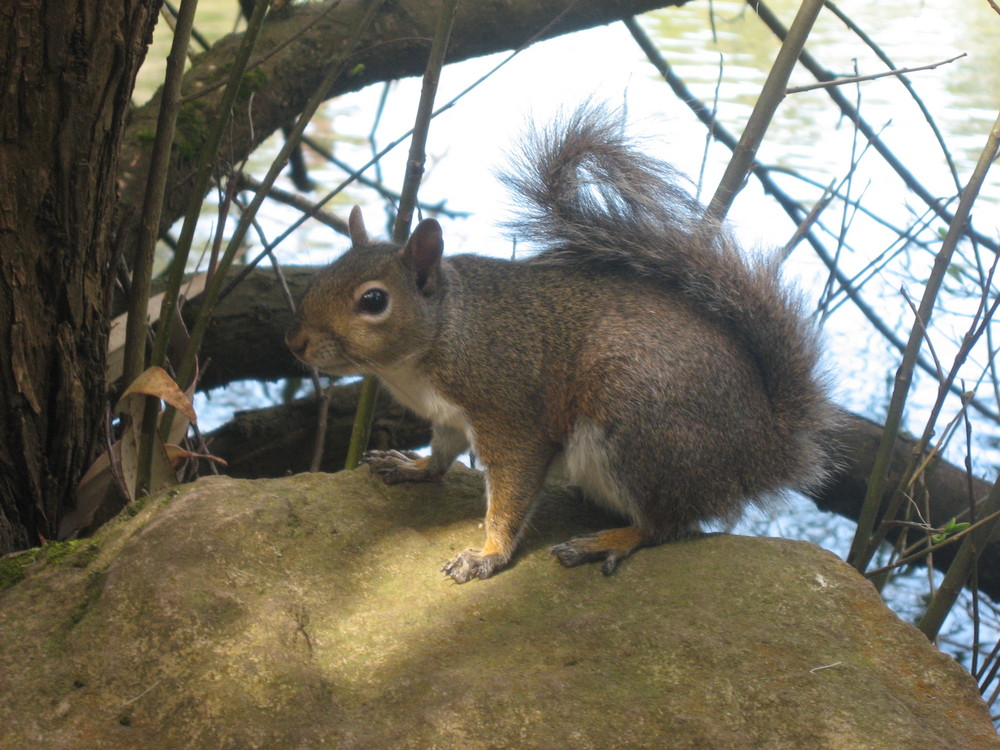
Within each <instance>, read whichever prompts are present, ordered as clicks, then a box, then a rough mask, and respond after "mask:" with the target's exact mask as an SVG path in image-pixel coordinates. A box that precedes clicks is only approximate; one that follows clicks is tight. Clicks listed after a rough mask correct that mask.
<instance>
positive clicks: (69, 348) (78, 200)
mask: <svg viewBox="0 0 1000 750" xmlns="http://www.w3.org/2000/svg"><path fill="white" fill-rule="evenodd" d="M159 5H160V3H159V2H158V0H118V1H117V2H82V3H81V2H67V1H66V0H49V1H45V2H43V1H42V0H24V1H22V2H17V3H5V4H4V5H3V7H2V8H0V92H2V93H0V96H2V97H3V106H0V175H2V178H3V179H2V180H0V435H2V436H3V438H2V440H0V551H6V550H10V549H17V548H23V547H26V546H29V545H34V544H38V543H39V541H40V540H41V538H42V537H47V538H52V537H54V536H55V528H56V526H57V523H58V516H59V513H60V509H61V508H62V507H65V506H66V505H68V504H69V503H70V499H71V496H72V492H73V487H74V484H75V482H76V480H77V479H78V478H79V476H80V473H81V472H82V470H83V469H84V468H85V467H86V465H87V463H88V462H89V461H90V460H91V459H92V458H93V452H94V447H95V443H96V440H97V438H98V436H99V433H100V425H101V424H102V420H103V413H104V403H103V398H102V397H103V395H104V360H105V346H106V336H107V326H108V317H107V299H108V290H109V282H110V273H111V268H112V256H113V249H112V245H113V243H112V237H111V236H110V227H112V226H113V222H112V212H113V211H114V209H115V207H116V201H115V196H116V182H117V179H118V155H119V149H120V144H121V136H122V132H123V130H124V126H125V120H126V117H127V115H128V111H129V100H130V96H131V93H132V88H133V85H134V81H135V74H136V72H137V70H138V68H139V65H140V63H141V61H142V58H143V56H144V54H145V50H146V48H147V46H148V44H149V40H150V37H151V34H152V28H153V24H154V22H155V19H156V13H157V10H158V8H159Z"/></svg>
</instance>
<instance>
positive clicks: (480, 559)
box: [441, 547, 507, 583]
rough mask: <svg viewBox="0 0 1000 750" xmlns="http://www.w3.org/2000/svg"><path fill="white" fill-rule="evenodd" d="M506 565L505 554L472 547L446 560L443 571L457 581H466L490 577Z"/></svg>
mask: <svg viewBox="0 0 1000 750" xmlns="http://www.w3.org/2000/svg"><path fill="white" fill-rule="evenodd" d="M506 565H507V558H505V557H504V556H503V555H500V554H497V553H494V554H491V555H486V554H483V552H482V550H478V549H473V548H471V547H470V548H469V549H466V550H462V551H461V552H460V553H458V554H457V555H455V557H453V558H452V559H451V560H449V561H448V562H446V563H445V564H444V567H442V568H441V572H442V573H444V574H445V575H447V576H450V577H451V578H452V580H454V581H455V583H465V582H467V581H471V580H472V579H473V578H479V579H485V578H489V577H490V576H491V575H493V574H494V573H496V572H497V571H498V570H500V569H502V568H503V567H504V566H506Z"/></svg>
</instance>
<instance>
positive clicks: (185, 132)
mask: <svg viewBox="0 0 1000 750" xmlns="http://www.w3.org/2000/svg"><path fill="white" fill-rule="evenodd" d="M205 106H206V105H205V104H204V103H203V102H200V101H193V102H188V103H187V104H183V105H181V108H180V109H179V110H178V111H177V126H176V128H177V130H176V137H175V138H174V147H175V148H176V149H177V154H178V156H180V157H181V159H185V160H186V159H193V158H195V157H196V156H197V155H198V152H199V151H200V150H201V144H202V143H204V141H205V131H206V129H207V128H208V116H207V114H206V112H205Z"/></svg>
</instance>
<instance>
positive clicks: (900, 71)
mask: <svg viewBox="0 0 1000 750" xmlns="http://www.w3.org/2000/svg"><path fill="white" fill-rule="evenodd" d="M967 56H968V53H967V52H963V53H962V54H961V55H955V56H954V57H952V58H949V59H948V60H942V61H941V62H936V63H931V64H930V65H920V66H918V67H916V68H897V69H896V70H887V71H885V72H883V73H872V74H870V75H866V76H847V77H845V78H835V79H833V80H832V81H820V82H819V83H810V84H807V85H805V86H792V87H791V88H789V89H785V93H786V94H799V93H801V92H803V91H813V90H814V89H825V88H829V87H831V86H843V85H845V84H848V83H861V82H862V81H874V80H876V79H878V78H886V77H888V76H901V75H905V74H907V73H916V72H917V71H918V70H933V69H934V68H938V67H940V66H942V65H947V64H948V63H953V62H955V60H960V59H962V58H963V57H967Z"/></svg>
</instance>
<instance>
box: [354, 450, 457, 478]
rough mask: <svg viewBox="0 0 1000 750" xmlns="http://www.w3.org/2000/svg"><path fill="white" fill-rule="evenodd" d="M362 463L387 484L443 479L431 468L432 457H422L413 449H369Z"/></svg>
mask: <svg viewBox="0 0 1000 750" xmlns="http://www.w3.org/2000/svg"><path fill="white" fill-rule="evenodd" d="M361 463H363V464H367V465H368V468H369V469H370V470H371V473H372V474H377V475H378V476H379V477H380V478H381V479H382V481H383V482H385V483H386V484H399V483H400V482H439V481H441V474H440V473H438V472H435V471H431V470H430V467H429V464H430V457H424V458H421V457H420V454H418V453H414V452H413V451H368V452H367V453H365V455H364V456H363V457H362V458H361Z"/></svg>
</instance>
